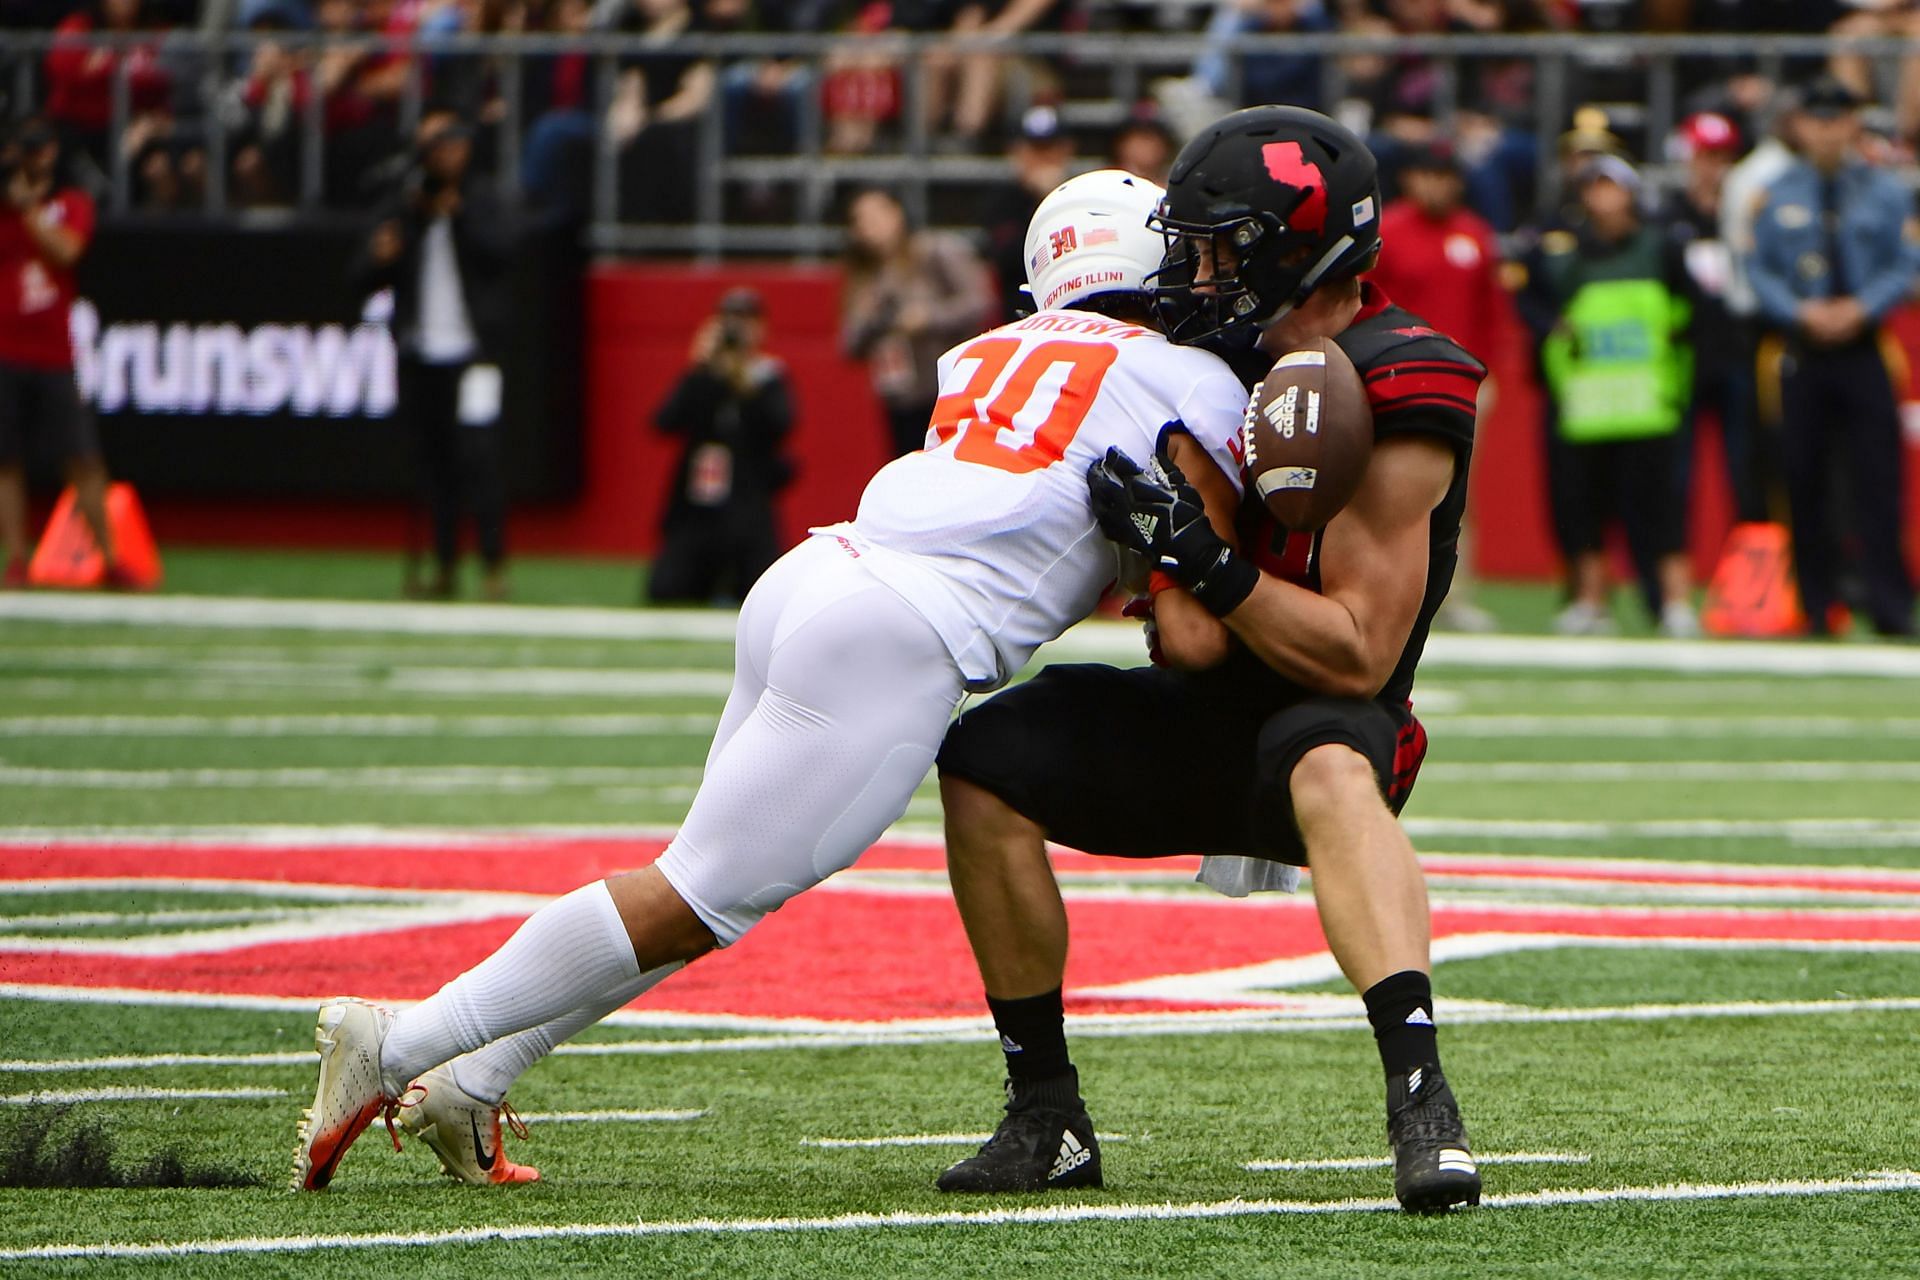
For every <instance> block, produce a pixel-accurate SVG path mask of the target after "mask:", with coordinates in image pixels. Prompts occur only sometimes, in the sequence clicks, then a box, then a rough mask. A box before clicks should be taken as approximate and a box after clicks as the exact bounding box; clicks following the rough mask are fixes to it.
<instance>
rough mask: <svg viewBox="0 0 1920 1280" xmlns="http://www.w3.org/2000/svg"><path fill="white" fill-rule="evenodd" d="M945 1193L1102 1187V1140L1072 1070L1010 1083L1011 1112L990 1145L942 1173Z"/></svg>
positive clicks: (1009, 1103) (1076, 1076) (1009, 1111)
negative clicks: (1081, 1096)
mask: <svg viewBox="0 0 1920 1280" xmlns="http://www.w3.org/2000/svg"><path fill="white" fill-rule="evenodd" d="M936 1185H937V1186H938V1187H939V1188H940V1190H942V1191H974V1192H992V1191H1052V1190H1056V1189H1061V1190H1064V1189H1066V1188H1069V1187H1098V1186H1099V1185H1100V1140H1099V1139H1098V1138H1096V1137H1094V1136H1093V1121H1092V1120H1090V1119H1089V1118H1088V1117H1087V1105H1086V1103H1084V1102H1082V1101H1081V1100H1080V1079H1079V1076H1078V1075H1077V1074H1076V1073H1073V1072H1069V1073H1067V1074H1066V1075H1064V1076H1056V1077H1054V1078H1053V1079H1051V1080H1042V1081H1039V1082H1038V1083H1031V1084H1028V1083H1016V1082H1015V1081H1012V1080H1009V1081H1007V1116H1006V1119H1004V1120H1002V1121H1001V1122H1000V1127H999V1128H997V1129H995V1130H994V1131H993V1136H992V1137H991V1138H988V1139H987V1141H986V1145H985V1146H983V1147H981V1148H980V1150H979V1151H977V1152H976V1153H974V1154H973V1155H970V1156H968V1157H967V1158H966V1159H965V1160H962V1161H961V1162H960V1163H958V1164H956V1165H954V1166H953V1167H952V1168H950V1169H948V1170H947V1171H946V1172H945V1173H943V1174H941V1175H940V1181H939V1182H938V1183H937V1184H936Z"/></svg>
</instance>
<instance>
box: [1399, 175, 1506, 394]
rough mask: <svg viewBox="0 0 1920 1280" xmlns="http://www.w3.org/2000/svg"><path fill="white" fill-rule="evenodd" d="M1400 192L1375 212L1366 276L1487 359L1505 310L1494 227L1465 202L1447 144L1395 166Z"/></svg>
mask: <svg viewBox="0 0 1920 1280" xmlns="http://www.w3.org/2000/svg"><path fill="white" fill-rule="evenodd" d="M1400 188H1401V197H1400V198H1399V199H1397V200H1395V201H1393V202H1392V203H1391V204H1389V205H1388V206H1387V207H1386V210H1385V211H1384V212H1383V213H1382V214H1381V215H1380V240H1381V253H1380V265H1379V267H1377V268H1376V269H1375V270H1374V273H1373V279H1374V281H1375V283H1377V284H1378V285H1379V286H1380V287H1381V288H1382V289H1383V290H1385V291H1386V294H1387V296H1388V297H1389V298H1392V299H1393V300H1394V301H1395V302H1397V303H1399V304H1400V305H1401V306H1403V307H1405V308H1406V309H1407V310H1409V311H1411V312H1413V313H1414V314H1415V315H1417V316H1420V317H1422V318H1423V319H1425V320H1427V321H1429V322H1430V323H1432V325H1433V327H1434V328H1436V329H1438V330H1439V331H1440V332H1442V333H1444V334H1446V335H1447V336H1448V337H1450V338H1452V339H1454V341H1456V342H1458V343H1459V344H1460V345H1461V346H1463V347H1465V348H1466V349H1467V350H1468V351H1470V352H1472V353H1473V354H1474V356H1475V357H1477V358H1478V359H1479V360H1480V362H1481V363H1482V364H1490V363H1492V361H1493V358H1494V355H1495V352H1496V349H1497V347H1498V346H1499V342H1500V336H1501V334H1502V332H1503V331H1504V326H1505V323H1506V320H1507V317H1508V298H1507V293H1506V290H1505V289H1503V288H1502V287H1501V284H1500V250H1499V247H1498V245H1497V244H1496V243H1495V241H1494V235H1493V228H1492V227H1491V226H1489V225H1487V222H1486V220H1485V219H1484V218H1482V217H1480V215H1479V214H1477V213H1475V212H1473V210H1471V209H1469V208H1467V207H1466V184H1465V182H1463V181H1462V179H1461V176H1460V168H1459V165H1458V164H1457V163H1456V161H1455V160H1454V156H1453V151H1452V148H1450V147H1449V146H1448V145H1447V144H1446V143H1445V142H1434V143H1430V144H1429V145H1427V146H1425V147H1422V148H1420V149H1418V150H1416V151H1413V152H1411V153H1410V154H1409V155H1408V157H1407V159H1406V160H1405V161H1404V162H1403V163H1402V165H1401V169H1400Z"/></svg>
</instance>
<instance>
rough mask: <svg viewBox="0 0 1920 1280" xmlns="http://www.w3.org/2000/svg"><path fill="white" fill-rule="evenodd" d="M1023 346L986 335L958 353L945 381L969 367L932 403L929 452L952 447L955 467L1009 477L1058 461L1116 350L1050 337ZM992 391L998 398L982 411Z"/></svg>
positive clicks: (1099, 345) (1018, 342) (1110, 347)
mask: <svg viewBox="0 0 1920 1280" xmlns="http://www.w3.org/2000/svg"><path fill="white" fill-rule="evenodd" d="M1025 346H1026V344H1024V343H1023V342H1021V340H1020V339H1018V338H996V337H989V338H981V339H980V340H979V341H977V342H974V343H972V344H971V345H969V346H968V347H967V348H966V349H965V350H963V351H962V352H961V353H960V356H959V359H958V360H956V361H955V362H954V366H953V372H952V374H951V375H949V381H951V380H952V379H953V378H957V377H959V376H960V375H961V374H962V373H963V372H964V371H965V370H966V367H967V366H968V365H969V364H971V365H972V366H973V369H972V371H971V372H970V373H967V374H966V385H965V386H963V387H962V388H961V389H960V390H958V391H953V392H949V393H948V394H946V395H943V396H941V397H940V399H939V400H938V401H937V402H936V403H935V404H934V406H933V418H932V419H931V421H930V422H929V423H928V427H929V428H930V429H931V430H932V432H933V434H934V437H935V439H934V443H933V444H932V445H930V446H929V447H930V448H935V449H941V448H945V447H946V446H947V445H948V444H952V445H953V456H954V457H955V458H957V459H959V460H960V461H961V462H972V463H977V464H979V465H980V466H983V467H996V468H998V469H999V470H1001V471H1012V472H1015V473H1020V472H1027V471H1038V470H1040V469H1041V468H1043V467H1050V466H1052V465H1053V464H1054V463H1056V462H1058V461H1060V459H1061V458H1063V457H1065V456H1066V453H1067V446H1068V445H1069V444H1071V443H1072V442H1073V437H1074V434H1075V433H1076V432H1078V431H1079V430H1080V424H1081V423H1082V422H1084V421H1086V417H1087V412H1088V410H1090V409H1092V408H1093V400H1094V397H1095V396H1096V395H1098V394H1099V392H1100V380H1101V379H1102V378H1104V377H1105V376H1106V373H1107V369H1108V368H1109V367H1110V366H1111V365H1112V364H1113V362H1114V360H1115V359H1116V358H1117V357H1118V356H1119V354H1120V353H1119V351H1118V349H1117V348H1115V347H1114V346H1112V345H1111V344H1109V343H1104V342H1100V343H1095V342H1067V341H1062V340H1057V339H1056V340H1053V341H1049V342H1042V343H1039V344H1038V345H1036V346H1033V347H1026V349H1025V353H1024V354H1022V348H1023V347H1025ZM1016 358H1017V359H1018V363H1015V361H1016ZM1010 365H1011V366H1012V372H1011V373H1009V372H1008V366H1010ZM1003 379H1004V381H1003ZM996 386H998V387H999V388H1000V390H999V392H998V394H995V395H994V396H993V399H992V400H991V401H987V403H986V404H985V406H984V407H982V403H981V402H982V401H986V400H987V396H988V394H989V393H991V392H993V390H994V388H995V387H996Z"/></svg>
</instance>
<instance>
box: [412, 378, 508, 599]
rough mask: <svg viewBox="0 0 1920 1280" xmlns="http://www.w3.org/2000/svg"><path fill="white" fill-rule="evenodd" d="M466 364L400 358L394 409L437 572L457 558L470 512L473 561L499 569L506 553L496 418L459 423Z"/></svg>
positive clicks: (503, 485)
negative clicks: (409, 448)
mask: <svg viewBox="0 0 1920 1280" xmlns="http://www.w3.org/2000/svg"><path fill="white" fill-rule="evenodd" d="M468 367H469V366H467V365H465V364H428V363H426V362H425V361H421V360H414V359H411V358H408V357H402V358H401V360H400V369H399V374H400V387H399V391H400V415H401V417H402V419H403V420H404V421H405V422H406V424H407V429H408V431H409V433H410V434H411V436H412V441H413V470H414V480H415V482H416V483H417V484H418V486H419V494H420V502H421V503H422V504H423V505H424V506H425V508H426V511H427V515H428V518H429V519H430V520H431V521H432V524H433V554H434V559H435V560H436V561H437V562H438V563H439V565H440V568H441V570H442V571H443V572H447V573H451V572H452V570H453V566H454V564H455V562H456V561H457V560H458V559H459V558H460V523H461V519H462V517H463V516H465V515H466V514H468V513H469V512H471V513H472V516H473V520H474V524H475V525H476V526H477V527H478V530H479V535H480V561H481V563H482V564H484V565H486V567H487V568H489V569H494V568H498V567H499V566H500V564H501V563H502V562H503V561H505V559H506V557H507V543H506V524H507V497H506V482H505V477H504V476H502V474H501V470H500V444H499V435H500V424H499V423H497V422H495V423H489V424H487V425H485V426H472V427H469V426H462V425H461V422H460V380H461V379H462V378H463V377H465V376H466V372H467V369H468Z"/></svg>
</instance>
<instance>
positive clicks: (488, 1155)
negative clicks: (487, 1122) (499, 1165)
mask: <svg viewBox="0 0 1920 1280" xmlns="http://www.w3.org/2000/svg"><path fill="white" fill-rule="evenodd" d="M467 1123H468V1124H470V1125H472V1126H473V1158H474V1160H475V1161H476V1162H478V1163H479V1165H480V1167H481V1168H482V1169H485V1170H486V1171H487V1172H488V1173H492V1172H493V1163H494V1161H496V1160H498V1159H499V1158H500V1153H499V1152H498V1151H488V1150H487V1148H486V1144H484V1143H482V1142H481V1141H480V1121H479V1120H478V1119H477V1118H476V1117H474V1116H468V1117H467Z"/></svg>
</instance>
